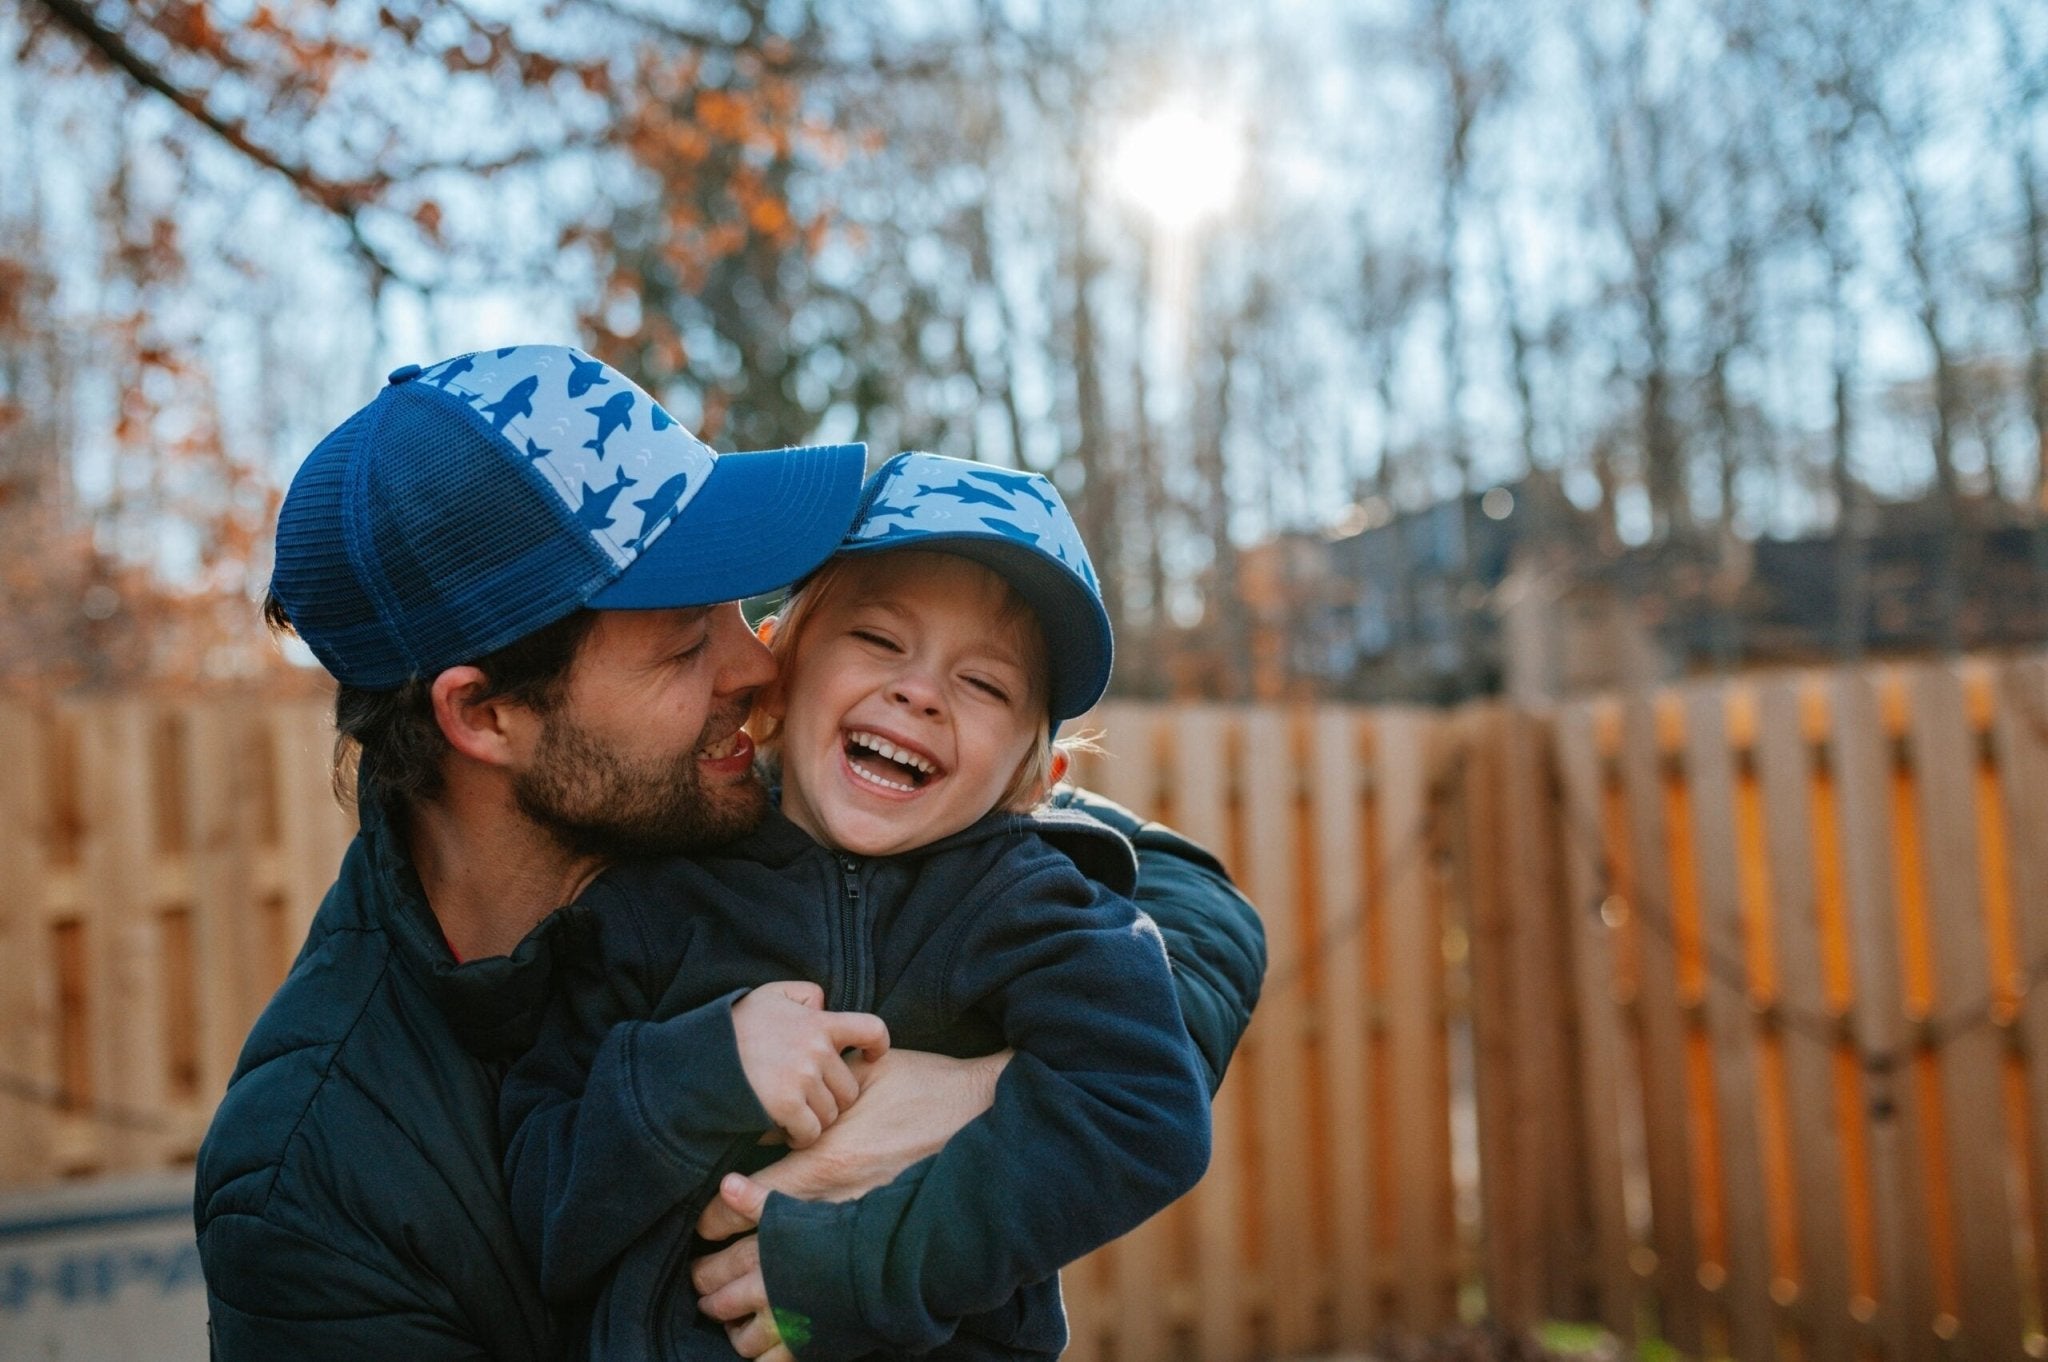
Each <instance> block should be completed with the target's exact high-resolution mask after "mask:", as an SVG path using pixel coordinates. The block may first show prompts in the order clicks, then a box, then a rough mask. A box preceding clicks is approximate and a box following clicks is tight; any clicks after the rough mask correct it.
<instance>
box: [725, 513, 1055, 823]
mask: <svg viewBox="0 0 2048 1362" xmlns="http://www.w3.org/2000/svg"><path fill="white" fill-rule="evenodd" d="M799 628H800V630H801V632H800V633H799V634H798V635H797V636H796V637H795V638H794V639H793V640H792V643H793V644H794V647H793V649H792V650H791V651H790V653H789V654H788V655H787V656H786V657H785V659H784V662H783V669H782V675H781V677H780V679H779V680H778V681H777V682H776V683H775V684H774V685H773V686H771V687H770V688H769V689H768V690H767V691H766V692H764V694H763V696H762V700H761V703H762V706H763V708H764V709H766V710H767V711H768V712H769V713H771V714H773V715H775V716H776V717H777V718H779V719H780V720H781V723H782V733H781V747H782V809H783V812H784V813H786V814H788V815H789V818H790V820H791V821H792V822H794V823H796V825H797V826H798V827H801V828H802V829H803V830H804V831H806V832H808V833H810V834H811V836H813V837H815V838H817V839H818V841H820V842H822V843H824V844H825V845H826V846H829V847H833V848H836V849H838V850H841V851H849V852H853V853H855V854H857V855H861V856H889V855H894V854H896V853H898V852H903V851H909V850H911V849H913V848H916V847H921V846H926V845H928V844H930V843H932V842H936V841H938V840H939V839H940V838H942V837H947V836H950V835H951V834H953V833H955V832H958V831H960V830H961V829H962V828H965V827H967V826H969V825H970V824H972V823H974V822H975V821H976V820H977V819H979V818H981V817H982V816H983V815H984V814H986V813H988V812H989V811H990V810H991V809H993V808H994V807H995V805H996V802H997V800H998V799H1000V798H1001V797H1002V795H1003V792H1004V791H1005V790H1006V789H1007V788H1008V787H1009V785H1010V782H1011V780H1012V779H1013V778H1014V777H1015V776H1016V775H1017V772H1018V769H1019V767H1020V766H1021V765H1022V763H1023V761H1024V759H1025V757H1026V756H1028V755H1029V754H1030V752H1031V750H1032V745H1033V744H1034V743H1036V742H1040V741H1043V738H1042V736H1041V735H1042V733H1043V721H1044V718H1045V713H1044V711H1045V705H1046V700H1045V679H1044V671H1045V662H1044V643H1043V641H1042V639H1041V637H1040V634H1039V630H1038V625H1037V621H1036V620H1035V619H1034V618H1033V617H1032V616H1031V615H1030V613H1029V612H1028V611H1027V610H1025V609H1024V608H1023V607H1022V606H1021V605H1019V604H1018V603H1017V602H1016V601H1015V600H1014V598H1013V597H1012V596H1011V594H1010V591H1009V588H1008V587H1007V586H1005V585H1004V583H1003V580H1002V579H1001V578H1000V577H998V576H997V575H996V574H995V573H993V572H991V571H990V570H989V569H987V568H985V567H983V566H981V565H980V564H979V563H975V562H971V561H969V560H967V559H965V558H960V557H957V556H955V555H951V554H945V553H929V552H916V551H903V552H896V553H882V554H875V555H869V556H862V557H858V558H854V559H852V560H851V561H848V562H846V563H844V564H843V572H842V575H841V576H840V577H839V579H838V580H837V581H835V582H833V583H832V584H831V587H830V589H829V590H828V591H827V592H826V594H825V595H824V596H823V597H821V598H820V599H819V600H818V601H817V603H816V606H815V608H813V609H812V610H811V611H810V612H809V614H808V617H807V618H805V619H803V620H802V621H801V623H800V625H799Z"/></svg>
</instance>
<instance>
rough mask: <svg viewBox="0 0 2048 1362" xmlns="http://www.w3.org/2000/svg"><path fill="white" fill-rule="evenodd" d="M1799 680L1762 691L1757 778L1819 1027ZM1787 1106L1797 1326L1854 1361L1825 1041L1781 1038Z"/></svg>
mask: <svg viewBox="0 0 2048 1362" xmlns="http://www.w3.org/2000/svg"><path fill="white" fill-rule="evenodd" d="M1802 684H1803V683H1801V682H1798V681H1783V680H1780V681H1772V682H1768V683H1766V684H1765V685H1763V686H1762V687H1761V688H1760V691H1759V695H1758V719H1757V735H1756V745H1755V751H1756V765H1757V774H1758V777H1759V779H1760V780H1761V782H1762V786H1763V803H1764V839H1765V853H1766V856H1767V860H1768V866H1769V874H1770V891H1771V904H1770V915H1771V925H1772V927H1773V929H1774V930H1775V934H1776V942H1777V975H1778V997H1779V1001H1780V1002H1781V1003H1782V1004H1783V1006H1784V1008H1785V1009H1786V1011H1787V1013H1788V1014H1791V1015H1796V1016H1799V1017H1803V1018H1811V1019H1818V1018H1821V1017H1823V1016H1824V1015H1825V1014H1826V1011H1827V1001H1828V1000H1827V990H1826V984H1825V981H1824V979H1823V978H1822V963H1821V942H1820V903H1819V897H1818V884H1817V880H1816V875H1815V870H1814V850H1813V792H1812V770H1813V757H1812V752H1811V750H1810V749H1809V748H1808V746H1807V744H1806V738H1805V734H1804V732H1803V731H1802V723H1801V712H1800V705H1801V686H1802ZM1781 1034H1782V1036H1783V1038H1784V1046H1785V1070H1786V1078H1787V1080H1788V1083H1789V1085H1790V1089H1791V1092H1792V1093H1793V1094H1794V1096H1795V1100H1793V1101H1792V1102H1791V1103H1789V1115H1790V1125H1791V1137H1792V1165H1793V1180H1794V1186H1795V1188H1796V1195H1795V1196H1794V1197H1793V1198H1792V1211H1793V1214H1794V1216H1795V1217H1796V1223H1797V1229H1798V1236H1799V1238H1798V1245H1799V1278H1798V1284H1799V1317H1800V1320H1801V1323H1802V1325H1803V1327H1804V1330H1805V1332H1806V1334H1807V1347H1806V1350H1805V1356H1807V1357H1810V1358H1814V1359H1816V1360H1817V1362H1846V1359H1847V1358H1848V1356H1849V1349H1850V1330H1849V1325H1850V1316H1849V1286H1848V1261H1849V1245H1848V1239H1847V1235H1846V1232H1845V1229H1844V1224H1843V1211H1842V1184H1841V1168H1842V1149H1841V1141H1840V1138H1839V1137H1838V1135H1837V1133H1836V1130H1835V1125H1834V1116H1835V1104H1834V1103H1833V1102H1832V1101H1829V1100H1826V1099H1825V1096H1824V1095H1829V1094H1832V1093H1833V1092H1834V1090H1835V1072H1834V1056H1833V1053H1832V1047H1831V1046H1830V1044H1829V1042H1828V1040H1827V1038H1826V1037H1825V1036H1821V1035H1817V1034H1815V1032H1814V1031H1813V1030H1811V1029H1808V1028H1805V1027H1800V1026H1787V1027H1785V1028H1783V1029H1782V1031H1781Z"/></svg>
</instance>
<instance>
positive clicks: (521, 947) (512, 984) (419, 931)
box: [356, 759, 594, 1059]
mask: <svg viewBox="0 0 2048 1362" xmlns="http://www.w3.org/2000/svg"><path fill="white" fill-rule="evenodd" d="M356 783H357V787H358V793H357V800H356V803H357V815H358V818H359V820H360V831H359V832H358V834H357V836H358V837H359V838H360V839H361V844H362V849H363V852H364V854H365V861H366V868H367V870H368V876H367V878H368V881H369V882H368V884H367V885H365V886H363V897H364V899H365V900H366V907H367V908H368V910H369V912H370V914H371V916H372V918H373V920H374V921H376V923H377V924H378V925H379V926H381V927H382V928H383V929H384V932H385V935H386V936H387V937H388V938H389V940H390V942H391V947H392V954H393V955H394V956H395V957H396V958H397V960H398V962H399V964H400V966H401V967H402V968H403V969H404V970H405V971H406V973H407V974H409V975H410V976H412V978H413V979H414V980H415V981H416V982H417V983H418V984H419V985H420V987H421V988H422V989H424V990H425V991H426V993H427V996H428V997H429V998H430V999H431V1000H432V1001H433V1003H434V1005H435V1007H436V1008H438V1009H439V1011H440V1012H441V1014H442V1015H443V1016H444V1017H446V1018H447V1019H448V1023H449V1025H450V1026H451V1027H452V1028H453V1029H454V1030H455V1033H456V1035H457V1036H458V1037H459V1038H460V1039H461V1041H462V1043H463V1045H464V1046H465V1047H466V1048H467V1049H469V1050H470V1051H471V1053H473V1054H475V1055H476V1056H477V1057H478V1058H480V1059H501V1058H509V1057H511V1056H513V1055H516V1054H518V1053H520V1052H521V1051H523V1050H525V1049H527V1048H529V1047H530V1046H531V1045H532V1044H533V1040H534V1037H535V1035H536V1034H537V1032H538V1029H539V1026H540V1020H541V1016H542V1014H543V1013H544V1012H545V1010H546V1008H547V1002H548V998H549V996H550V994H551V993H552V992H553V989H554V972H555V954H556V952H557V951H560V950H565V949H568V950H573V949H575V948H576V947H577V946H579V945H580V944H583V943H585V942H587V941H588V939H589V937H590V935H591V933H592V932H593V930H594V923H593V921H592V919H591V916H590V913H589V912H588V910H586V909H582V908H578V907H574V906H571V907H567V908H558V909H556V910H555V911H554V912H552V913H550V914H549V915H548V916H547V917H546V918H544V919H542V920H541V922H540V924H539V925H538V926H536V927H535V928H534V929H533V930H532V931H530V932H528V933H527V934H526V937H525V939H524V940H522V941H521V942H520V943H519V944H518V945H517V946H516V947H514V948H513V950H512V953H511V954H510V955H498V956H489V957H486V958H484V959H480V960H466V961H458V960H456V958H455V953H454V952H453V951H451V950H450V949H449V948H448V940H447V938H446V937H445V936H443V935H442V932H441V923H440V920H439V919H438V918H436V917H435V916H434V910H433V907H432V905H430V904H429V903H428V902H427V895H426V891H425V889H423V888H422V887H421V885H420V877H419V871H418V870H417V869H416V868H415V867H414V866H413V862H412V856H411V854H410V853H409V852H408V851H407V849H406V844H405V836H404V830H403V828H402V827H401V826H400V823H399V820H398V818H397V811H396V810H395V809H394V808H393V807H392V806H391V803H390V801H388V800H386V799H385V798H383V797H382V796H381V795H380V794H379V792H378V790H377V785H376V781H375V779H374V777H373V775H372V773H371V772H370V770H369V768H368V763H367V759H365V766H364V769H363V771H362V772H361V774H359V776H358V777H357V782H356Z"/></svg>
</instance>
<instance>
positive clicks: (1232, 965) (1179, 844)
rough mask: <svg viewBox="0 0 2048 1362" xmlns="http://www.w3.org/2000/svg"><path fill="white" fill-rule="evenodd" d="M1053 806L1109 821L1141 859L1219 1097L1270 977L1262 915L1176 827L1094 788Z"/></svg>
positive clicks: (1150, 908)
mask: <svg viewBox="0 0 2048 1362" xmlns="http://www.w3.org/2000/svg"><path fill="white" fill-rule="evenodd" d="M1053 802H1054V803H1055V804H1056V805H1059V806H1061V807H1064V808H1071V809H1078V810H1080V811H1081V812H1082V813H1085V814H1088V815H1089V816H1090V817H1092V818H1095V819H1097V820H1098V821H1100V822H1103V823H1107V824H1108V825H1109V826H1110V827H1112V828H1115V829H1116V830H1117V831H1118V832H1120V833H1122V834H1123V835H1124V836H1125V837H1128V838H1129V839H1130V842H1131V846H1132V848H1133V849H1134V850H1135V851H1136V852H1137V853H1138V892H1137V894H1136V895H1135V897H1136V899H1137V902H1138V907H1139V908H1141V909H1142V910H1144V912H1145V913H1146V914H1147V915H1149V916H1150V917H1151V919H1152V920H1153V921H1154V922H1156V923H1157V924H1158V925H1159V932H1160V935H1162V936H1164V937H1165V938H1166V957H1167V959H1168V960H1170V961H1171V962H1172V964H1173V983H1174V989H1175V991H1176V992H1177V993H1178V994H1179V995H1180V1012H1181V1017H1182V1019H1183V1020H1184V1021H1186V1023H1187V1028H1188V1038H1189V1039H1190V1040H1192V1041H1194V1043H1195V1049H1196V1050H1197V1051H1198V1052H1199V1053H1200V1055H1201V1058H1202V1063H1203V1067H1204V1068H1205V1069H1206V1071H1207V1077H1208V1082H1209V1092H1210V1095H1212V1096H1213V1095H1214V1094H1215V1092H1216V1090H1217V1089H1218V1088H1219V1087H1221V1086H1222V1084H1223V1073H1224V1070H1225V1069H1226V1068H1228V1067H1229V1064H1230V1056H1231V1055H1232V1054H1233V1053H1234V1052H1235V1051H1236V1049H1237V1043H1238V1041H1240V1040H1242V1039H1243V1038H1244V1031H1245V1028H1246V1027H1247V1026H1249V1025H1250V1024H1251V1019H1252V1009H1253V1008H1254V1007H1255V1006H1257V1005H1258V1001H1259V985H1260V983H1261V982H1262V981H1263V980H1264V979H1265V976H1266V929H1265V926H1264V924H1262V923H1261V922H1260V921H1259V915H1258V911H1257V910H1256V909H1254V908H1253V907H1252V905H1251V903H1250V902H1249V901H1247V900H1246V898H1245V897H1244V895H1242V894H1240V893H1238V892H1237V887H1236V886H1235V885H1233V884H1232V883H1231V882H1230V876H1229V874H1228V873H1227V872H1226V871H1225V870H1224V868H1223V863H1222V862H1221V861H1219V860H1217V859H1216V857H1214V856H1213V855H1211V854H1210V853H1209V852H1207V851H1205V850H1204V849H1203V848H1201V847H1199V846H1197V845H1196V844H1195V843H1193V842H1191V841H1189V840H1188V839H1187V838H1185V837H1183V836H1181V835H1180V834H1179V833H1177V832H1175V831H1174V830H1173V829H1171V828H1168V827H1164V826H1162V825H1161V824H1158V823H1148V822H1146V821H1145V820H1144V819H1141V818H1139V817H1138V816H1137V815H1136V814H1134V813H1132V812H1131V811H1130V810H1129V809H1126V808H1124V807H1123V806H1122V805H1121V804H1117V803H1114V802H1112V801H1110V800H1107V799H1104V798H1103V797H1102V796H1101V795H1098V794H1094V793H1091V792H1090V791H1087V790H1062V791H1061V792H1060V793H1059V794H1058V795H1056V796H1055V797H1054V799H1053Z"/></svg>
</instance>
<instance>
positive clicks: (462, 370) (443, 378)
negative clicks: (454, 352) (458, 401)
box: [420, 355, 476, 392]
mask: <svg viewBox="0 0 2048 1362" xmlns="http://www.w3.org/2000/svg"><path fill="white" fill-rule="evenodd" d="M474 368H476V356H474V355H462V356H460V357H458V358H456V359H451V360H449V361H448V363H447V364H446V365H444V366H442V368H441V369H440V370H439V371H438V372H437V373H435V375H434V376H433V377H432V378H422V379H421V380H420V382H422V383H431V384H433V385H434V386H435V387H437V388H439V389H440V390H441V391H442V392H447V391H448V385H449V384H450V383H453V382H454V381H455V380H456V379H458V378H460V377H462V375H464V374H466V373H468V372H469V371H470V370H471V369H474Z"/></svg>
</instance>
